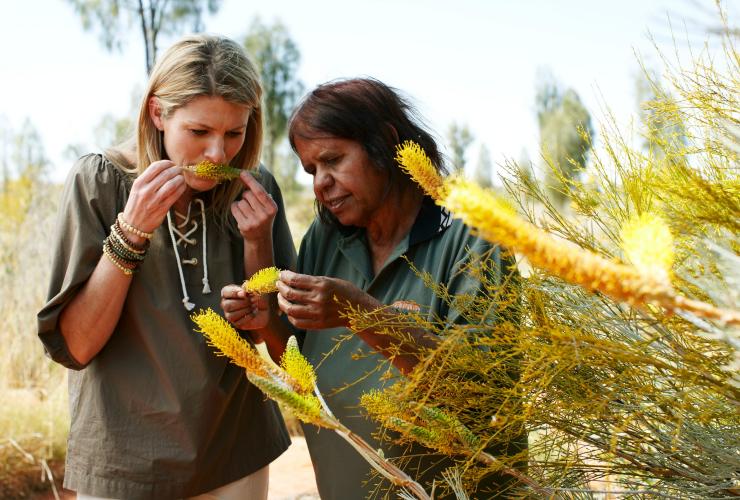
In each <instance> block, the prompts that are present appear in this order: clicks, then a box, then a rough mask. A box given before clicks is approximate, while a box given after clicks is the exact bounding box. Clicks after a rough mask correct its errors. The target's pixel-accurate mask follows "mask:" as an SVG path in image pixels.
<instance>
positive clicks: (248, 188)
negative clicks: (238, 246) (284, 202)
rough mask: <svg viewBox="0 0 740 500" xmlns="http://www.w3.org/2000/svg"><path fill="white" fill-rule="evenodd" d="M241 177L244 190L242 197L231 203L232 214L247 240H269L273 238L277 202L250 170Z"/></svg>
mask: <svg viewBox="0 0 740 500" xmlns="http://www.w3.org/2000/svg"><path fill="white" fill-rule="evenodd" d="M240 179H241V181H242V182H243V183H244V192H243V193H242V196H241V199H239V200H237V201H235V202H234V203H232V204H231V214H232V215H233V216H234V219H236V223H237V226H238V227H239V232H240V233H241V235H242V236H243V237H244V239H245V240H246V241H248V242H255V243H256V242H260V241H267V240H269V239H271V238H272V223H273V221H274V220H275V215H276V214H277V208H278V207H277V203H275V200H273V199H272V196H270V194H269V193H268V192H267V191H265V188H263V187H262V185H261V184H260V183H259V182H257V180H256V179H255V178H254V177H252V174H250V173H249V172H242V174H241V176H240Z"/></svg>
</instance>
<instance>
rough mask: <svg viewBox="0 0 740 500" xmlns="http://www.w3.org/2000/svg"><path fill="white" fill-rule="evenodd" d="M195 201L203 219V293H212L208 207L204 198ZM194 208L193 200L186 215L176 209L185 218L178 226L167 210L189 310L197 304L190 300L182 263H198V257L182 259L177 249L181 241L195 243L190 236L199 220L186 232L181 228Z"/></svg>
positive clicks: (183, 292) (186, 306) (168, 225)
mask: <svg viewBox="0 0 740 500" xmlns="http://www.w3.org/2000/svg"><path fill="white" fill-rule="evenodd" d="M195 203H197V204H198V205H199V206H200V214H201V221H202V222H203V233H202V234H203V279H202V280H201V282H202V283H203V293H204V294H208V293H211V286H210V284H209V282H208V247H207V243H206V239H207V231H206V209H205V204H204V203H203V200H201V199H200V198H195ZM191 208H192V202H191V203H189V204H188V212H187V214H186V215H182V214H181V213H179V212H177V211H175V215H177V216H178V217H179V218H180V219H183V221H182V222H181V223H180V224H177V225H176V226H175V225H173V224H172V217H171V216H170V212H167V227H168V228H169V232H170V239H171V240H172V247H173V248H174V250H175V261H176V262H177V272H178V273H179V274H180V285H181V286H182V304H183V305H184V306H185V309H187V310H188V311H192V310H193V308H194V307H195V304H194V303H192V302H190V297H189V296H188V290H187V287H186V286H185V275H184V274H183V272H182V265H183V264H191V265H197V264H198V259H197V258H192V259H187V260H181V259H180V251H179V250H178V249H177V247H178V245H179V244H180V243H184V244H185V246H187V245H195V243H196V240H195V239H193V238H191V237H190V236H191V235H192V234H193V233H194V232H195V231H196V230H197V229H198V222H196V221H192V223H193V226H192V227H191V228H190V229H189V230H187V231H185V232H184V233H183V232H182V231H181V230H180V229H181V228H183V230H184V228H185V226H186V225H187V224H188V223H189V222H190V209H191ZM175 234H177V239H175Z"/></svg>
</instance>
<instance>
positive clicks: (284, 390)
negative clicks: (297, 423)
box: [247, 373, 321, 424]
mask: <svg viewBox="0 0 740 500" xmlns="http://www.w3.org/2000/svg"><path fill="white" fill-rule="evenodd" d="M247 377H248V378H249V381H250V382H252V384H254V385H255V386H256V387H257V388H258V389H259V390H261V391H262V392H264V393H265V394H266V395H267V396H269V397H270V398H271V399H273V400H275V401H277V402H278V403H280V404H282V405H284V406H286V407H288V408H290V410H291V411H292V412H293V414H294V415H295V416H296V417H297V418H298V419H300V420H301V421H302V422H307V423H316V424H319V421H320V420H321V403H319V400H318V398H317V397H316V396H314V395H313V394H306V395H301V394H298V393H297V392H295V391H293V390H291V389H290V388H289V387H288V386H287V385H285V384H283V383H281V382H279V381H276V380H273V379H271V378H267V377H262V376H259V375H255V374H251V373H248V374H247Z"/></svg>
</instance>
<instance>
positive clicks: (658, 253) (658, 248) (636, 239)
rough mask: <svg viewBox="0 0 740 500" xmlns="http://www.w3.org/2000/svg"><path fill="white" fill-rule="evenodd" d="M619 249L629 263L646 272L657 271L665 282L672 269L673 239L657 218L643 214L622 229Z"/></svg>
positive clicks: (664, 225)
mask: <svg viewBox="0 0 740 500" xmlns="http://www.w3.org/2000/svg"><path fill="white" fill-rule="evenodd" d="M620 236H621V239H622V249H623V250H624V253H625V255H626V256H627V258H628V259H629V261H630V262H632V264H634V265H635V267H637V268H638V269H642V270H643V271H646V272H655V271H656V270H658V272H660V273H662V275H663V276H664V277H665V278H666V279H668V277H669V276H670V275H671V268H672V267H673V257H674V255H673V236H672V235H671V230H670V229H669V228H668V226H667V225H666V223H665V222H664V221H663V220H662V219H661V218H660V217H658V216H656V215H653V214H649V213H644V214H642V215H640V216H639V217H635V218H633V219H631V220H630V221H628V222H627V223H625V225H624V226H622V231H621V234H620Z"/></svg>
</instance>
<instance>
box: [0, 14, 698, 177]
mask: <svg viewBox="0 0 740 500" xmlns="http://www.w3.org/2000/svg"><path fill="white" fill-rule="evenodd" d="M702 3H703V4H704V5H710V4H711V3H710V2H706V1H703V2H702ZM710 7H711V5H710ZM2 9H3V10H2V19H3V29H2V30H0V46H1V47H2V64H1V65H0V82H2V84H1V86H0V88H2V90H3V91H2V93H1V94H0V127H8V126H9V127H11V128H12V129H14V130H16V131H17V130H19V129H20V128H21V126H22V124H23V121H24V120H25V119H26V118H28V119H30V121H31V122H32V123H33V125H34V126H35V127H36V128H37V129H38V131H39V133H40V135H41V137H42V139H43V142H44V146H45V151H46V155H47V156H48V157H49V158H50V160H51V162H52V178H53V179H55V180H61V179H63V178H64V176H65V175H66V173H67V171H68V169H69V166H70V161H69V160H68V159H66V158H65V157H64V155H63V152H64V150H65V148H66V147H67V145H68V144H71V143H77V144H84V145H86V146H87V147H89V148H90V149H91V150H97V148H96V145H95V144H94V135H93V127H94V126H95V124H97V123H98V122H99V121H100V119H101V117H102V116H103V115H104V114H106V113H112V114H114V115H120V116H123V115H125V114H126V113H127V112H128V111H129V109H130V106H131V104H130V102H131V95H132V92H133V90H134V88H136V86H139V87H143V84H144V81H145V76H146V75H145V66H144V57H143V46H142V43H141V42H140V37H141V35H140V32H139V31H137V30H136V29H134V28H132V30H131V33H130V36H129V37H128V39H127V42H126V43H125V45H124V49H123V52H114V53H110V52H107V51H105V50H104V49H103V48H102V46H101V44H100V42H99V39H98V35H97V33H92V32H85V31H83V30H82V27H81V23H80V21H79V18H78V17H77V15H76V14H75V13H74V11H73V9H72V7H71V6H70V5H69V4H68V2H66V1H64V0H26V1H23V2H12V3H10V2H8V3H6V4H4V6H3V8H2ZM667 14H670V17H671V22H672V24H673V27H674V31H677V32H678V37H679V41H678V44H679V46H683V45H685V42H686V37H685V33H684V26H683V19H682V17H686V16H687V15H689V16H691V17H694V16H695V14H696V10H695V8H694V7H693V6H692V4H691V3H690V2H681V1H676V0H674V1H669V0H652V1H651V0H622V1H619V2H607V1H593V0H588V1H586V0H562V1H557V2H556V1H552V0H519V1H504V0H447V1H439V0H407V1H403V0H396V1H393V0H372V1H371V0H365V1H351V0H344V1H335V0H313V1H310V2H308V1H305V0H265V1H260V2H245V1H239V0H224V2H223V6H222V8H221V10H220V11H219V13H218V14H217V15H215V16H211V17H207V18H206V20H205V24H206V31H208V32H214V33H219V34H223V35H226V36H230V37H232V38H234V39H237V40H241V38H242V37H243V36H244V35H245V34H246V32H247V30H248V28H249V26H250V24H251V22H252V19H253V18H254V17H255V16H260V17H261V19H262V21H263V22H268V23H271V22H272V21H274V20H275V19H280V20H281V21H282V22H283V23H284V24H285V25H286V27H287V28H288V30H289V32H290V33H291V35H292V37H293V39H294V40H295V41H296V42H297V44H298V47H299V49H300V51H301V55H302V61H301V66H300V70H299V77H300V78H301V80H303V82H304V84H305V85H306V88H309V89H310V88H312V87H313V86H315V85H317V84H319V83H322V82H324V81H327V80H331V79H334V78H337V77H351V76H361V75H369V76H373V77H376V78H378V79H380V80H382V81H384V82H386V83H388V84H390V85H392V86H394V87H396V88H399V89H400V90H402V91H404V92H405V93H406V94H407V95H408V96H410V97H411V98H412V100H413V102H414V103H415V104H416V105H417V107H418V108H419V110H420V111H421V113H422V115H423V116H424V117H425V118H426V120H427V123H428V125H429V126H430V128H431V129H432V131H433V132H435V134H436V136H437V137H438V138H439V139H440V142H444V138H445V135H446V132H447V128H448V126H449V124H450V123H451V122H453V121H455V122H457V123H460V124H467V125H468V127H469V128H470V129H471V131H472V133H473V135H474V136H475V138H476V142H475V143H474V144H473V145H472V146H471V148H470V149H469V151H468V155H467V159H468V163H469V164H470V165H474V164H475V163H476V162H477V159H478V154H479V153H478V152H479V148H480V145H481V144H485V145H486V147H487V148H488V150H489V152H490V153H491V158H492V160H493V161H494V163H496V162H502V161H503V160H504V159H506V158H513V159H517V158H518V157H519V156H520V155H521V151H522V150H523V149H526V150H527V152H528V153H529V155H530V157H532V158H533V159H536V158H537V157H538V154H539V153H538V151H537V140H538V133H537V126H536V119H535V114H534V93H535V76H536V74H537V70H538V68H542V67H546V68H549V70H550V71H551V73H552V74H553V75H554V76H555V77H556V78H557V79H558V80H559V81H560V83H561V84H562V85H563V86H569V87H573V88H574V89H575V90H576V91H577V92H578V93H579V94H580V96H581V99H582V100H583V101H584V103H585V104H586V106H587V107H588V108H589V110H590V111H591V112H592V114H594V115H596V116H597V117H598V116H599V114H600V109H601V108H603V104H604V103H606V104H607V105H609V106H610V107H611V109H612V110H613V111H614V112H615V114H616V115H617V116H618V117H619V118H620V119H622V120H627V119H628V117H629V115H630V113H633V112H634V111H635V108H636V103H635V92H634V88H635V75H636V74H637V73H638V71H639V65H638V62H637V58H636V56H635V51H638V52H639V53H641V54H642V56H643V58H644V59H645V60H646V61H648V63H649V64H653V63H654V62H655V61H656V60H657V54H656V51H655V49H654V48H653V46H652V42H651V41H650V39H649V36H648V32H652V33H653V34H654V35H656V37H658V43H659V44H661V46H662V48H663V50H667V51H670V52H672V51H673V47H672V42H671V41H670V29H669V27H668V17H667ZM689 21H690V22H691V19H690V20H689ZM690 31H691V30H690ZM696 40H698V41H699V42H700V41H701V40H700V39H699V38H696ZM172 41H173V39H164V40H162V42H161V47H160V50H163V49H164V48H166V46H168V45H169V44H170V43H171V42H172ZM681 50H683V49H681Z"/></svg>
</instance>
